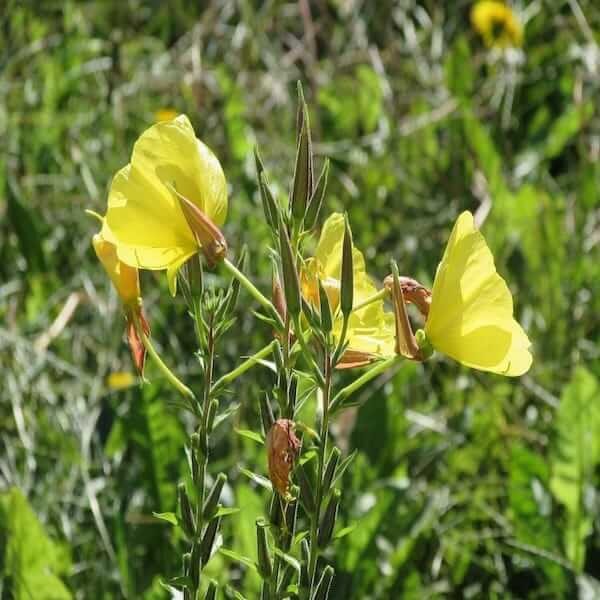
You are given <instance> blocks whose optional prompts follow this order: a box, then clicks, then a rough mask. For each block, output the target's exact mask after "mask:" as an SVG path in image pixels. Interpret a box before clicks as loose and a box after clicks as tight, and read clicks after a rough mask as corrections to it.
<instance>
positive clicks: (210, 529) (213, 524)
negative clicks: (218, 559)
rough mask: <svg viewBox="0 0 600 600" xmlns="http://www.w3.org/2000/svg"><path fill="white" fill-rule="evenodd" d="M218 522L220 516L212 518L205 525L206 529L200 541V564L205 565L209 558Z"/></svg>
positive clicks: (217, 529) (219, 522) (219, 521)
mask: <svg viewBox="0 0 600 600" xmlns="http://www.w3.org/2000/svg"><path fill="white" fill-rule="evenodd" d="M220 524H221V517H217V518H215V519H213V520H212V521H210V523H209V524H208V526H207V527H206V531H205V532H204V535H203V536H202V541H201V542H200V563H201V564H202V566H204V565H206V563H207V562H208V561H209V560H210V557H211V555H212V550H213V546H214V543H215V538H216V537H217V531H219V525H220Z"/></svg>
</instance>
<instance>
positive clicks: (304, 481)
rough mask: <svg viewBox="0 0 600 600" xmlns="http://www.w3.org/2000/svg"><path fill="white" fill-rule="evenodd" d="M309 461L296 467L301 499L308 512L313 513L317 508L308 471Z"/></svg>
mask: <svg viewBox="0 0 600 600" xmlns="http://www.w3.org/2000/svg"><path fill="white" fill-rule="evenodd" d="M308 464H309V463H305V464H303V465H300V466H299V467H298V468H297V469H296V476H297V479H298V484H299V486H300V501H301V502H302V504H303V506H304V509H305V510H306V512H307V513H308V514H312V513H314V512H315V510H316V506H317V504H316V502H315V494H314V492H313V484H312V482H311V479H310V477H309V475H308V473H307V469H308V468H309V467H308Z"/></svg>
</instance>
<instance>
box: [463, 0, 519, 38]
mask: <svg viewBox="0 0 600 600" xmlns="http://www.w3.org/2000/svg"><path fill="white" fill-rule="evenodd" d="M471 23H472V24H473V27H474V28H475V29H476V30H477V31H478V32H479V33H480V34H481V36H482V37H483V41H484V42H485V44H486V45H487V46H489V47H498V48H508V47H515V46H520V45H521V44H522V43H523V25H522V24H521V21H520V20H519V18H518V17H517V15H516V14H515V13H514V12H513V11H512V9H511V8H510V7H509V6H507V5H506V4H504V2H495V1H491V0H482V1H480V2H477V4H475V5H474V6H473V8H472V9H471Z"/></svg>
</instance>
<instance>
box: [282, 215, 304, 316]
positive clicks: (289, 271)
mask: <svg viewBox="0 0 600 600" xmlns="http://www.w3.org/2000/svg"><path fill="white" fill-rule="evenodd" d="M279 245H280V248H281V266H282V269H283V289H284V292H285V301H286V306H287V310H288V312H289V313H290V315H291V316H292V318H297V317H298V316H299V315H300V309H301V306H302V304H301V299H300V281H299V279H298V272H297V271H296V261H295V260H294V253H293V251H292V246H291V244H290V239H289V237H288V234H287V231H286V228H285V225H284V224H283V223H282V222H281V221H280V222H279Z"/></svg>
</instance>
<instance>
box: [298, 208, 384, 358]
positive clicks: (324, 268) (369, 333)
mask: <svg viewBox="0 0 600 600" xmlns="http://www.w3.org/2000/svg"><path fill="white" fill-rule="evenodd" d="M344 230H345V224H344V215H342V214H340V213H334V214H332V215H331V216H330V217H329V218H328V219H327V221H326V222H325V224H324V226H323V230H322V232H321V237H320V239H319V242H318V244H317V248H316V250H315V255H314V257H313V258H310V259H308V260H307V261H306V263H305V264H304V267H303V268H302V270H301V273H300V280H301V285H302V295H303V296H304V298H305V299H306V300H307V301H308V302H310V303H311V304H313V305H314V306H319V286H318V280H321V283H322V284H323V287H324V289H325V291H326V293H327V297H328V299H329V304H330V306H331V310H332V314H333V315H334V322H333V336H334V338H335V339H339V336H340V335H341V330H342V325H343V317H342V315H341V313H340V311H339V310H338V307H339V302H340V289H341V270H342V245H343V240H344ZM353 265H354V305H355V306H358V305H360V304H361V303H362V302H363V301H364V300H367V299H368V298H371V297H372V296H373V295H375V294H376V293H377V289H376V287H375V285H374V284H373V282H372V281H371V278H370V277H369V276H368V275H367V272H366V268H365V259H364V257H363V255H362V252H360V251H359V250H357V249H356V248H353ZM346 340H347V341H348V349H347V350H346V353H345V354H344V356H343V357H342V360H341V362H340V363H339V364H338V368H349V367H355V366H361V365H365V364H368V363H369V362H371V361H373V360H375V359H377V358H383V357H388V356H393V355H394V345H395V337H394V317H393V315H392V314H391V313H387V312H385V311H384V309H383V300H379V301H376V302H372V303H371V304H368V305H367V306H365V307H364V308H362V309H359V310H357V311H355V312H353V313H352V315H351V316H350V319H349V322H348V331H347V336H346Z"/></svg>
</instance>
